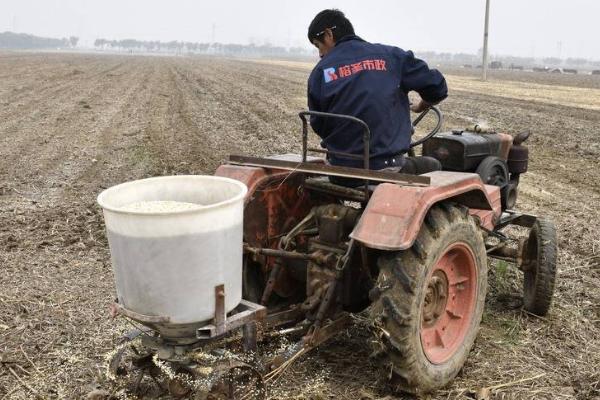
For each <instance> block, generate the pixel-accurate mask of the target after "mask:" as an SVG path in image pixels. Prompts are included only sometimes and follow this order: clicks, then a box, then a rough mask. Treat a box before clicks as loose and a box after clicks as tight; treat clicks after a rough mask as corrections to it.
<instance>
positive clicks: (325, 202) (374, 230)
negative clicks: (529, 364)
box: [111, 108, 557, 398]
mask: <svg viewBox="0 0 600 400" xmlns="http://www.w3.org/2000/svg"><path fill="white" fill-rule="evenodd" d="M431 110H432V111H433V112H434V113H435V114H436V115H437V118H438V123H437V126H436V128H435V129H434V130H433V131H431V132H430V133H429V134H428V135H426V136H425V137H424V138H423V139H421V140H419V141H416V142H414V143H413V145H412V146H411V151H412V147H416V146H417V145H420V144H423V150H422V153H423V154H424V155H428V156H432V157H435V158H437V159H438V160H439V161H440V162H441V163H442V165H443V171H436V172H430V173H426V174H423V175H406V174H401V173H396V172H389V171H373V170H370V169H369V142H370V133H369V128H368V126H367V125H366V124H365V123H364V122H363V121H361V120H358V119H356V118H354V117H351V116H343V115H334V114H327V113H317V112H309V111H305V112H301V113H300V118H301V119H302V122H303V137H302V144H303V146H302V147H303V149H302V154H301V155H299V156H296V155H282V156H273V157H268V158H257V157H246V156H231V157H230V161H229V163H227V164H225V165H221V166H220V167H219V168H218V169H217V171H216V175H218V176H222V177H229V178H233V179H236V180H239V181H241V182H243V183H244V184H246V185H247V187H248V194H247V196H246V198H245V208H244V226H243V235H244V264H243V297H244V301H243V304H242V305H241V306H240V307H242V306H243V308H240V309H239V310H238V311H236V312H235V313H232V314H229V315H225V313H224V312H223V310H222V306H221V307H220V308H219V304H220V303H219V301H217V310H216V313H215V318H214V320H213V324H212V325H209V326H206V327H203V328H200V329H198V332H197V336H196V338H194V340H191V341H187V342H186V343H185V344H169V343H168V340H162V341H161V339H160V338H158V339H152V340H150V339H148V340H146V342H145V345H146V346H147V347H149V348H151V349H154V352H155V353H156V354H158V357H159V358H161V359H163V360H167V361H170V362H174V363H175V365H176V367H175V368H174V369H176V370H177V371H185V373H187V374H191V375H195V374H196V372H194V371H197V370H198V361H197V359H195V360H191V359H190V358H185V357H183V358H181V357H179V358H174V356H173V354H179V355H180V356H181V354H187V352H188V351H189V352H191V351H194V349H197V348H201V347H202V346H204V344H206V343H208V342H207V341H210V340H217V339H219V338H222V337H223V335H225V334H226V333H228V332H231V331H233V330H235V329H238V328H243V334H244V349H245V350H248V349H253V348H255V346H256V340H257V339H256V338H257V333H258V336H259V337H260V335H261V332H265V331H267V330H275V329H278V328H281V327H285V328H286V329H287V331H292V330H293V331H296V332H298V331H300V332H301V335H302V336H301V339H300V341H299V342H297V343H296V344H295V345H293V346H291V347H290V348H289V349H287V350H286V351H284V352H283V353H282V354H280V355H278V356H277V357H275V358H273V359H271V360H268V361H266V362H263V363H262V364H261V365H260V366H256V365H253V366H252V367H251V369H252V371H253V372H252V373H248V375H251V376H252V377H253V379H254V381H253V382H255V384H256V386H257V387H258V386H260V387H262V381H263V379H264V380H265V381H267V382H268V381H269V379H270V378H272V377H273V376H274V374H276V373H278V371H281V370H282V368H283V369H285V368H284V367H287V366H288V365H289V363H291V362H293V360H295V359H296V358H297V357H298V356H299V355H301V354H303V353H305V352H306V351H308V350H310V349H311V348H313V347H315V346H316V345H318V344H319V343H322V342H324V341H325V340H327V339H329V338H330V337H332V336H333V335H335V334H336V333H338V332H340V331H341V330H343V329H344V328H345V327H347V325H348V323H349V320H350V319H349V314H350V313H355V312H365V313H368V315H369V318H370V320H371V321H372V328H373V332H374V334H375V339H376V340H373V341H372V342H373V345H372V346H373V349H372V350H373V356H374V357H376V358H377V359H379V360H380V364H381V365H382V367H385V368H386V369H387V371H390V370H391V371H392V372H393V374H392V375H393V382H394V385H395V386H396V387H397V388H399V389H402V390H405V391H409V392H430V391H434V390H436V389H438V388H441V387H443V386H445V385H446V384H448V383H449V382H450V381H451V380H452V379H453V378H454V377H455V376H456V375H457V374H458V372H459V371H460V369H461V368H462V366H463V364H464V363H465V360H466V358H467V357H468V355H469V352H470V350H471V348H472V346H473V343H474V341H475V338H476V336H477V332H478V328H479V324H480V321H481V318H482V313H483V309H484V304H485V297H486V292H487V280H488V258H497V259H501V260H504V261H509V262H513V263H515V264H516V266H517V267H518V268H519V269H520V270H522V271H523V276H524V283H523V288H524V293H523V307H524V308H525V310H527V311H528V312H530V313H533V314H536V315H545V314H546V313H547V312H548V309H549V307H550V303H551V298H552V293H553V288H554V280H555V272H556V255H557V250H556V231H555V227H554V225H553V223H552V222H550V221H549V220H546V219H543V218H538V217H535V216H532V215H527V214H523V213H520V212H517V211H514V210H512V208H513V207H514V205H515V202H516V196H517V187H518V183H519V176H520V174H521V173H524V172H526V170H527V162H528V150H527V148H526V147H525V146H523V144H522V143H523V142H524V141H525V140H526V139H527V136H528V135H526V134H520V135H517V136H516V137H515V138H513V137H511V136H510V135H507V134H502V133H481V132H476V131H477V129H473V131H452V132H449V133H441V134H437V132H438V130H439V128H440V126H441V121H442V116H441V113H440V112H439V110H437V109H436V108H432V109H431ZM309 115H316V116H319V117H322V118H338V119H345V120H350V121H352V122H354V123H357V124H360V125H361V126H362V127H363V128H364V135H363V141H364V152H363V154H362V155H354V154H337V156H345V157H350V158H360V159H362V160H363V162H364V168H347V167H337V166H331V165H328V164H326V163H325V162H324V159H322V158H317V157H310V156H309V155H308V154H309V153H310V152H316V153H327V150H323V149H320V148H311V147H309V140H308V124H307V121H306V117H307V116H309ZM421 118H422V116H420V117H419V118H418V119H417V120H416V121H415V122H416V123H418V121H420V120H421ZM332 176H333V177H342V178H346V179H353V180H360V182H362V183H361V185H360V186H358V187H346V186H341V185H338V184H334V183H332V182H331V181H330V180H329V177H332ZM514 226H518V227H525V228H526V229H527V231H526V233H525V234H524V235H523V237H515V236H514V235H513V234H512V233H511V232H513V231H514V232H517V233H518V232H523V229H517V228H512V227H514ZM509 227H511V228H509ZM505 228H509V229H506V231H508V232H505V231H504V230H505ZM223 295H224V293H223V291H222V289H221V291H220V292H219V290H217V297H218V296H221V298H222V297H223ZM221 302H222V301H221ZM119 310H120V311H121V313H122V314H125V315H126V316H128V317H130V318H131V319H134V320H137V321H139V322H142V323H145V325H147V326H149V327H150V328H152V323H151V321H150V322H149V321H144V320H140V319H139V318H138V319H136V315H132V314H127V312H126V311H125V310H124V309H122V308H121V309H119ZM119 310H117V311H119ZM257 323H258V326H259V330H258V331H257V328H256V326H257ZM130 338H131V337H130ZM169 346H171V347H169ZM173 346H175V347H173ZM177 346H179V347H177ZM186 346H187V347H186ZM165 349H167V350H168V351H167V350H165ZM169 349H170V350H169ZM177 349H179V350H177ZM182 349H183V350H182ZM177 352H179V353H177ZM182 360H184V361H182ZM138 364H139V365H143V362H140V360H138ZM111 365H113V366H114V370H115V371H117V369H118V368H117V365H118V360H117V361H113V362H112V364H111ZM229 365H231V364H229ZM242 367H244V368H250V367H249V366H248V365H246V364H243V365H242V364H241V362H239V363H235V364H234V367H232V368H234V369H243V368H242ZM249 370H250V369H248V371H249ZM248 381H249V379H247V378H246V379H245V382H248ZM259 381H260V382H259ZM228 382H231V380H229V381H228ZM257 382H259V383H257ZM217 386H218V385H217ZM169 387H170V390H171V392H172V393H173V394H177V393H179V394H181V393H187V392H186V389H185V388H183V389H182V387H181V385H180V384H177V382H176V381H173V382H172V385H170V386H169ZM221 389H222V388H221ZM211 390H212V389H211ZM229 390H230V391H229V392H227V393H234V392H235V390H233V389H229ZM225 392H226V391H225ZM253 393H255V394H256V393H258V392H257V391H254V392H253ZM231 397H235V396H233V395H232V396H231ZM243 398H246V397H243Z"/></svg>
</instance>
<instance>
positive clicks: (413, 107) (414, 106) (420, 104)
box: [410, 99, 431, 113]
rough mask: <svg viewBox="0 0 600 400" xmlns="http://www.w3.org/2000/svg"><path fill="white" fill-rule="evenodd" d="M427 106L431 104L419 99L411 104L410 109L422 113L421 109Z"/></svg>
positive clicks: (423, 109) (425, 108)
mask: <svg viewBox="0 0 600 400" xmlns="http://www.w3.org/2000/svg"><path fill="white" fill-rule="evenodd" d="M429 107H431V104H429V103H428V102H426V101H425V100H423V99H421V100H419V102H418V103H417V104H411V105H410V110H411V111H412V112H415V113H422V112H423V111H425V110H427V109H428V108H429Z"/></svg>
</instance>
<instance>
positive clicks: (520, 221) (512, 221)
mask: <svg viewBox="0 0 600 400" xmlns="http://www.w3.org/2000/svg"><path fill="white" fill-rule="evenodd" d="M536 220H537V217H536V216H535V215H529V214H523V213H519V212H516V211H505V212H504V213H503V214H502V216H501V217H500V220H499V221H498V223H497V224H496V226H495V227H494V229H495V230H499V229H502V228H504V227H506V226H508V225H517V226H522V227H524V228H531V227H532V226H533V225H534V224H535V221H536Z"/></svg>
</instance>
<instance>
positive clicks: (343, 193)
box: [304, 176, 366, 203]
mask: <svg viewBox="0 0 600 400" xmlns="http://www.w3.org/2000/svg"><path fill="white" fill-rule="evenodd" d="M304 187H305V188H306V189H308V190H310V191H313V192H317V193H323V194H328V195H332V196H335V197H336V198H342V199H344V200H351V201H357V202H359V203H364V202H365V201H366V198H365V193H364V192H363V191H361V190H357V189H352V188H348V187H345V186H340V185H336V184H334V183H331V182H329V179H327V177H320V176H319V177H313V178H306V180H305V181H304Z"/></svg>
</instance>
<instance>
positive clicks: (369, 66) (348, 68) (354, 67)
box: [323, 60, 387, 83]
mask: <svg viewBox="0 0 600 400" xmlns="http://www.w3.org/2000/svg"><path fill="white" fill-rule="evenodd" d="M362 71H387V69H386V66H385V60H363V61H360V62H357V63H353V64H347V65H343V66H341V67H338V68H337V69H336V68H333V67H331V68H325V69H324V70H323V75H324V77H325V83H329V82H332V81H335V80H338V79H339V78H346V77H348V76H351V75H354V74H358V73H359V72H362Z"/></svg>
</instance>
